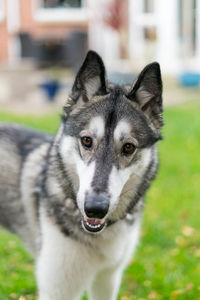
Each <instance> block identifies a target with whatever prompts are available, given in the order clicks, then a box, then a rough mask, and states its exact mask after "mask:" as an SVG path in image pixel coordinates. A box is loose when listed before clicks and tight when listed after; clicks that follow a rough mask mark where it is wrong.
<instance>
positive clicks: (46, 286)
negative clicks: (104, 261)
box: [36, 220, 100, 300]
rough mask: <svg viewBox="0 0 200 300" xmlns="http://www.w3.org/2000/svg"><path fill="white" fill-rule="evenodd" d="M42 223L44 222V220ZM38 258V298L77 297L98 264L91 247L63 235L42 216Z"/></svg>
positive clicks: (62, 299) (59, 299)
mask: <svg viewBox="0 0 200 300" xmlns="http://www.w3.org/2000/svg"><path fill="white" fill-rule="evenodd" d="M44 223H45V224H44ZM42 229H43V231H42V248H41V251H40V254H39V258H38V262H37V272H36V273H37V281H38V288H39V300H77V299H81V296H82V294H83V292H84V291H85V290H86V289H87V288H88V287H89V286H90V285H91V282H92V279H93V278H94V275H95V273H94V272H95V271H96V268H97V264H100V259H97V260H96V258H95V257H96V256H95V257H94V254H93V252H94V251H93V250H92V249H90V248H88V247H87V246H85V245H84V244H82V243H80V242H78V241H76V240H75V239H72V238H70V237H67V236H65V235H64V234H63V233H61V232H60V231H59V228H58V227H57V226H56V225H55V224H52V223H51V222H49V221H48V223H47V221H46V220H45V222H43V224H42Z"/></svg>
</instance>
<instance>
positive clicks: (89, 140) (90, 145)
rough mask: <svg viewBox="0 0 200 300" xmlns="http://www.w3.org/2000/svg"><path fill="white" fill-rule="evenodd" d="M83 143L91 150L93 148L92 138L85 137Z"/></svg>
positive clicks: (82, 139)
mask: <svg viewBox="0 0 200 300" xmlns="http://www.w3.org/2000/svg"><path fill="white" fill-rule="evenodd" d="M81 143H82V145H83V146H84V147H86V148H91V147H92V138H91V137H89V136H83V137H82V138H81Z"/></svg>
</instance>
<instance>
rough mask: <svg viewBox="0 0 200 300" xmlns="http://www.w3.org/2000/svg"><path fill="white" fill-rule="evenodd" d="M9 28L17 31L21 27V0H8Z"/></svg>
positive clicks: (10, 30) (11, 31) (14, 31)
mask: <svg viewBox="0 0 200 300" xmlns="http://www.w3.org/2000/svg"><path fill="white" fill-rule="evenodd" d="M6 9H7V12H6V15H7V30H8V32H9V33H16V32H17V31H18V30H19V28H20V9H19V0H7V6H6Z"/></svg>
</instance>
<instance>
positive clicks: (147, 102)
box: [127, 62, 163, 129]
mask: <svg viewBox="0 0 200 300" xmlns="http://www.w3.org/2000/svg"><path fill="white" fill-rule="evenodd" d="M127 97H128V98H129V99H130V100H132V101H135V102H137V103H138V105H139V107H140V109H141V110H142V111H143V112H144V114H145V115H146V116H147V117H148V118H149V119H150V121H151V122H152V123H153V125H154V126H155V128H156V129H159V128H160V127H161V126H162V124H163V121H162V79H161V72H160V66H159V64H158V63H157V62H154V63H151V64H149V65H147V66H146V67H145V68H144V69H143V71H142V72H141V73H140V75H139V76H138V78H137V80H136V82H135V83H134V85H133V87H132V89H131V91H130V92H129V94H128V95H127Z"/></svg>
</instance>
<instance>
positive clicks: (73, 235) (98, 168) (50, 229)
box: [0, 51, 162, 300]
mask: <svg viewBox="0 0 200 300" xmlns="http://www.w3.org/2000/svg"><path fill="white" fill-rule="evenodd" d="M161 125H162V81H161V73H160V67H159V64H158V63H156V62H155V63H152V64H149V65H147V66H146V67H145V69H144V70H143V71H142V72H141V73H140V75H139V76H138V78H137V80H136V81H135V83H134V84H133V86H132V87H128V86H118V85H114V84H113V85H112V84H109V83H108V82H107V80H106V72H105V67H104V64H103V62H102V59H101V58H100V56H99V55H98V54H97V53H95V52H93V51H89V52H88V54H87V56H86V59H85V61H84V63H83V65H82V67H81V68H80V70H79V72H78V74H77V76H76V79H75V82H74V84H73V87H72V91H71V94H70V96H69V98H68V100H67V102H66V105H65V107H64V115H63V118H62V124H61V126H60V128H59V130H58V132H57V134H56V136H55V137H53V136H51V135H48V134H45V133H40V132H36V131H32V130H30V129H28V128H25V127H22V126H18V125H9V124H2V125H1V126H0V157H1V160H0V169H1V173H0V223H1V224H2V225H3V226H4V227H6V228H7V229H9V230H11V231H13V232H14V233H16V234H18V235H19V236H20V237H21V238H22V240H23V241H24V242H25V243H26V244H27V246H28V247H29V248H30V249H31V251H32V252H33V253H34V254H35V256H36V276H37V283H38V289H39V299H40V300H75V299H80V298H81V296H82V294H83V292H84V291H87V292H88V297H89V299H92V300H113V299H116V297H117V294H118V289H119V286H120V281H121V277H122V273H123V270H124V268H125V267H126V266H127V264H128V262H129V261H130V259H131V256H132V254H133V250H134V249H135V247H136V244H137V241H138V236H139V228H140V222H141V212H142V207H143V202H144V196H145V193H146V190H147V188H148V187H149V184H150V182H151V181H152V179H153V178H154V177H155V174H156V171H157V167H158V158H157V150H156V143H157V141H159V140H160V139H161V135H160V127H161Z"/></svg>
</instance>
